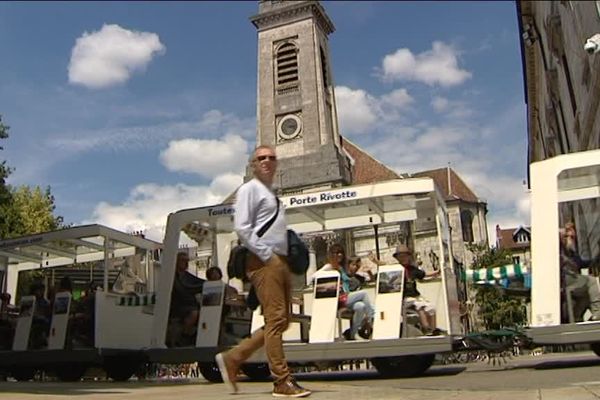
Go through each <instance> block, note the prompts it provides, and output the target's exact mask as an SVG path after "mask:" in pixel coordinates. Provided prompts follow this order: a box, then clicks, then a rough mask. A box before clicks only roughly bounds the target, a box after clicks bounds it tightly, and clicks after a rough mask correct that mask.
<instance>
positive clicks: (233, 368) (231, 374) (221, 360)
mask: <svg viewBox="0 0 600 400" xmlns="http://www.w3.org/2000/svg"><path fill="white" fill-rule="evenodd" d="M215 361H216V362H217V366H218V367H219V371H220V372H221V377H222V378H223V383H225V384H227V385H229V388H230V389H231V393H237V391H238V386H237V374H238V370H239V369H240V368H239V365H235V363H234V362H233V360H231V358H230V357H228V356H227V353H219V354H217V356H216V357H215Z"/></svg>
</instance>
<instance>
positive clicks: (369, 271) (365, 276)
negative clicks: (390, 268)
mask: <svg viewBox="0 0 600 400" xmlns="http://www.w3.org/2000/svg"><path fill="white" fill-rule="evenodd" d="M372 254H373V253H370V254H369V258H370V256H371V255H372ZM369 264H370V263H366V264H365V263H363V262H362V259H361V258H360V257H352V258H350V262H349V266H350V270H349V271H350V272H351V271H352V270H354V271H355V272H354V276H356V277H357V278H358V279H359V280H361V281H362V283H365V282H375V279H376V277H375V276H376V275H377V264H375V268H373V267H372V266H371V265H369Z"/></svg>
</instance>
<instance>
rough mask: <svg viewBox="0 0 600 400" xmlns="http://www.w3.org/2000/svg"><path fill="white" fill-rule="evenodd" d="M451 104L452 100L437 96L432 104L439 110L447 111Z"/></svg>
mask: <svg viewBox="0 0 600 400" xmlns="http://www.w3.org/2000/svg"><path fill="white" fill-rule="evenodd" d="M449 104H450V102H449V101H448V99H446V98H444V97H439V96H435V97H434V98H433V99H432V100H431V106H432V107H433V109H434V110H435V111H437V112H442V111H446V110H447V109H448V105H449Z"/></svg>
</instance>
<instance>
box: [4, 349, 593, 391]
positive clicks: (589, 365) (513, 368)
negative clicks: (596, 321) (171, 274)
mask: <svg viewBox="0 0 600 400" xmlns="http://www.w3.org/2000/svg"><path fill="white" fill-rule="evenodd" d="M298 378H299V382H300V383H301V384H302V385H303V386H306V387H307V388H310V389H311V390H313V395H312V396H311V397H310V399H323V400H325V399H327V400H369V399H382V400H392V399H394V400H396V399H398V400H442V399H443V400H449V399H461V400H506V399H508V400H565V399H566V400H598V399H600V359H599V358H597V357H596V356H594V355H593V354H592V353H591V352H587V353H581V354H573V353H571V354H558V355H545V356H542V357H531V356H524V357H516V358H514V359H512V360H509V362H508V363H507V364H504V365H500V366H498V365H489V364H487V363H470V364H465V365H452V366H434V367H433V368H432V369H431V370H430V371H429V372H428V374H427V375H426V376H423V377H419V378H411V379H381V378H378V377H377V374H376V373H375V372H372V371H367V372H364V371H359V372H356V371H354V372H352V371H351V372H337V373H330V374H316V375H315V374H300V375H299V376H298ZM240 387H241V392H240V393H239V394H237V395H230V394H229V393H228V392H227V388H226V386H225V385H223V384H211V383H208V382H206V381H204V380H203V379H193V380H188V379H179V380H162V381H156V380H155V381H130V382H126V383H115V382H93V381H83V382H77V383H63V382H26V383H23V382H0V399H2V400H3V399H7V400H8V399H10V400H42V399H43V400H59V399H60V400H66V399H73V398H76V397H81V398H85V400H117V399H119V400H121V399H125V398H126V399H128V400H163V399H164V400H166V399H169V400H172V399H175V400H188V399H189V400H192V399H193V400H199V399H211V400H212V399H222V400H255V399H256V400H257V399H271V398H273V397H272V396H271V388H272V384H271V383H270V382H243V383H241V385H240Z"/></svg>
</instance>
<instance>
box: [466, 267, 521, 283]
mask: <svg viewBox="0 0 600 400" xmlns="http://www.w3.org/2000/svg"><path fill="white" fill-rule="evenodd" d="M528 273H529V270H528V269H527V267H525V266H523V265H521V264H507V265H503V266H501V267H495V268H481V269H467V270H466V271H464V272H463V274H462V275H463V276H462V278H463V279H464V280H467V281H472V282H479V281H495V280H498V279H507V278H523V277H524V276H525V275H526V274H528Z"/></svg>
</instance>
